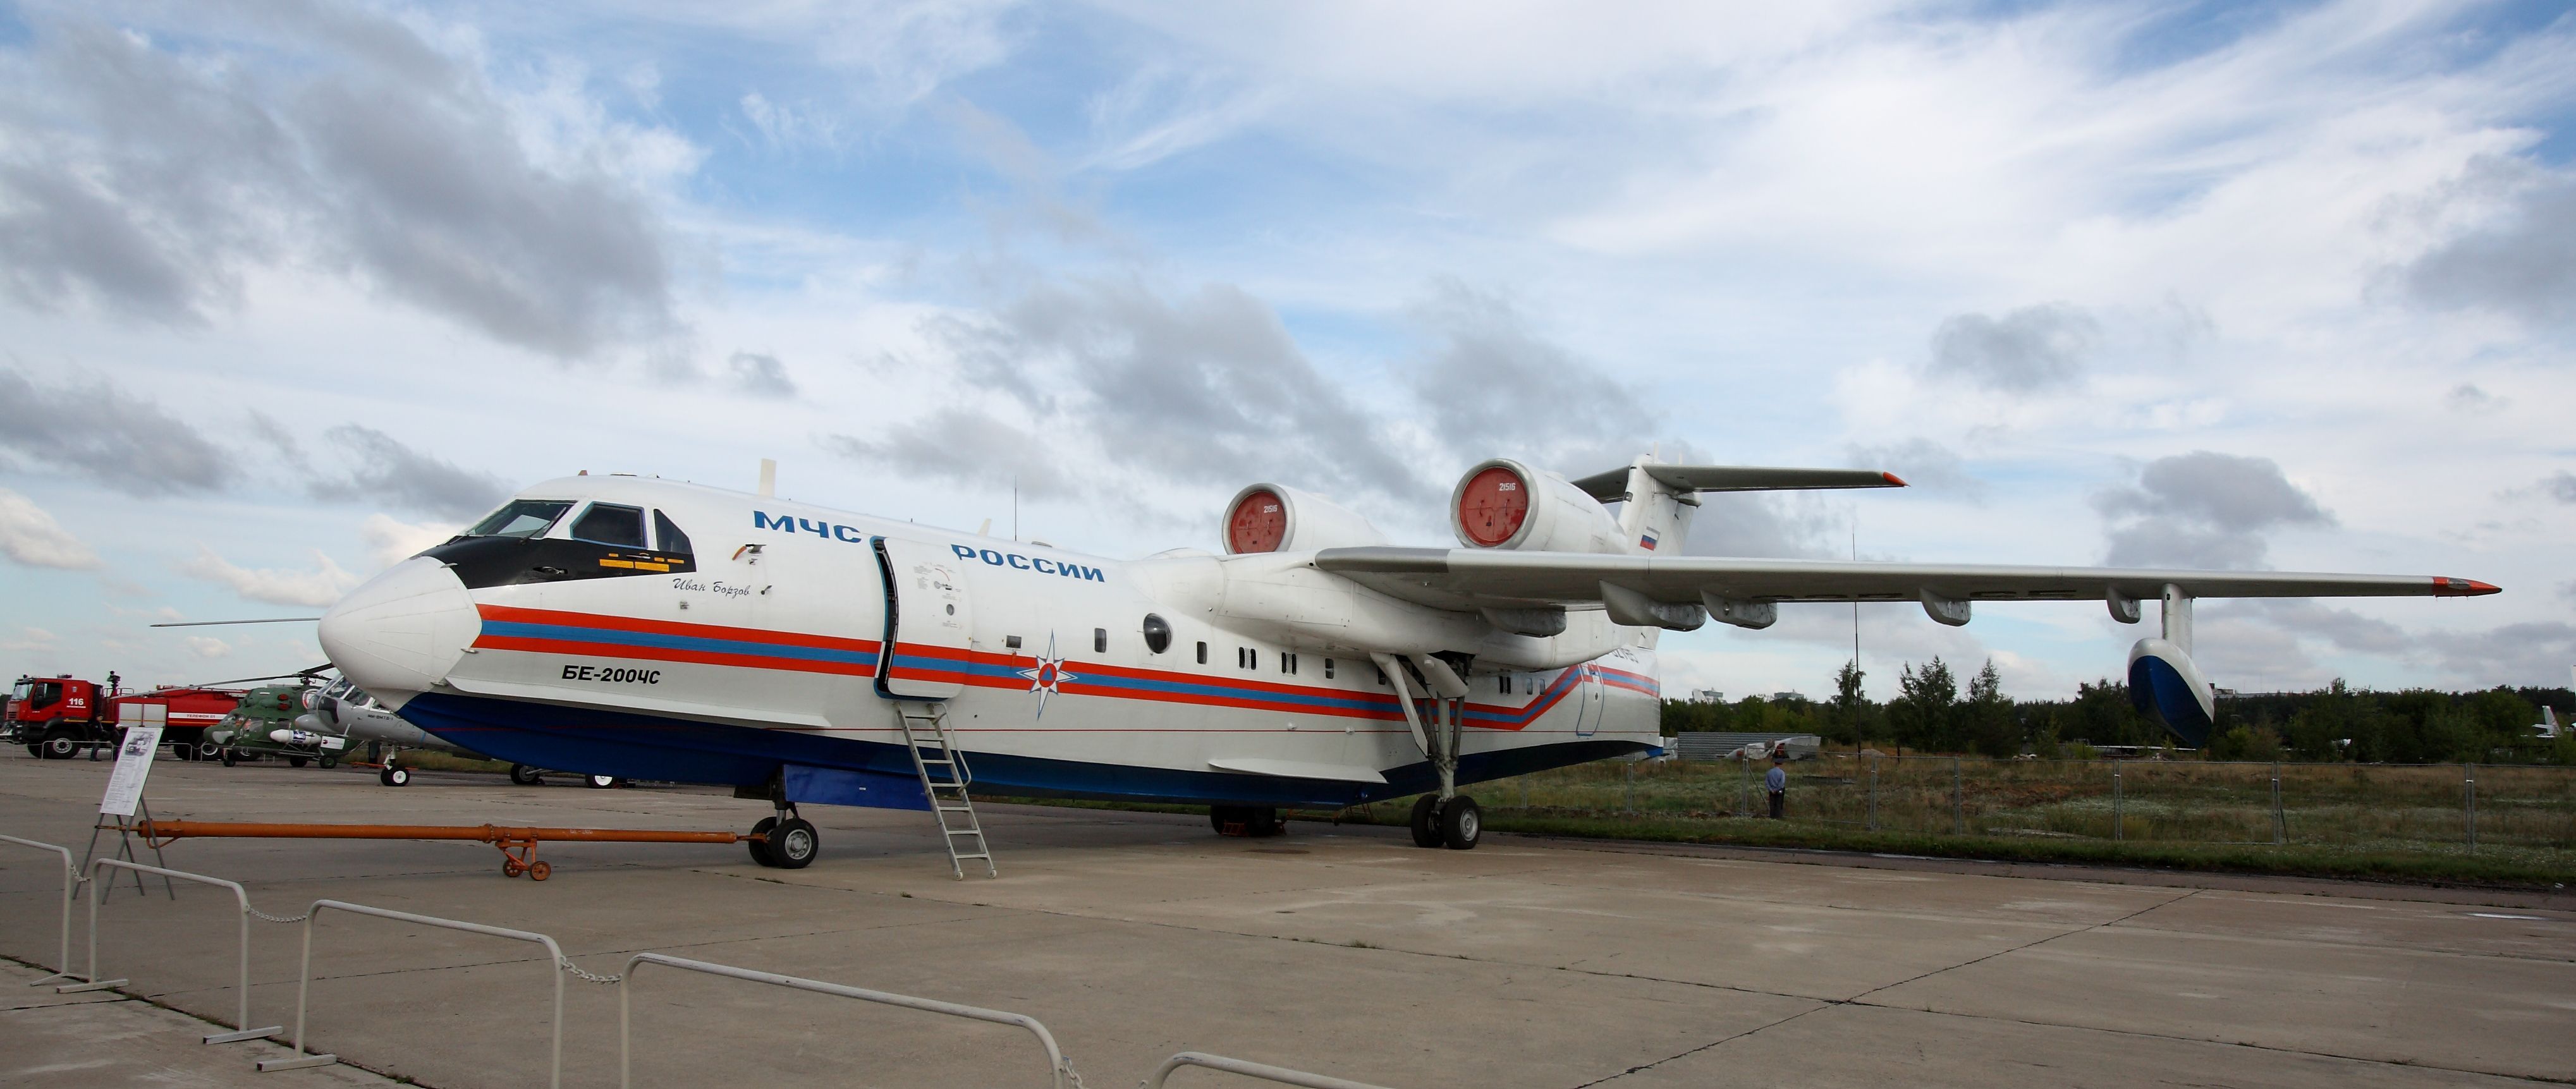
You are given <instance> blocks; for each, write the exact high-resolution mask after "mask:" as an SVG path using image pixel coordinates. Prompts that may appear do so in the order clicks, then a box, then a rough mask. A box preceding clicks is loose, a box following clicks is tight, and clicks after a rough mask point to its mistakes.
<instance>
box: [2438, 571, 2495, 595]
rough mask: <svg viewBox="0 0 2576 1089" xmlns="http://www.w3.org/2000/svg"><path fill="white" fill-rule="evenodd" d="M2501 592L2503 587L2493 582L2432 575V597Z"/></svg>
mask: <svg viewBox="0 0 2576 1089" xmlns="http://www.w3.org/2000/svg"><path fill="white" fill-rule="evenodd" d="M2503 592H2504V587H2502V586H2498V585H2495V584H2494V583H2489V582H2479V581H2478V580H2476V579H2455V578H2445V577H2443V576H2440V575H2435V576H2433V596H2434V597H2485V596H2487V595H2488V594H2500V593H2503Z"/></svg>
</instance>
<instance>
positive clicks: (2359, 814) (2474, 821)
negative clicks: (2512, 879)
mask: <svg viewBox="0 0 2576 1089" xmlns="http://www.w3.org/2000/svg"><path fill="white" fill-rule="evenodd" d="M1787 767H1788V774H1789V789H1788V797H1787V802H1788V805H1787V819H1788V820H1789V821H1790V822H1793V823H1807V824H1824V825H1835V826H1846V827H1850V828H1854V829H1866V830H1870V831H1879V832H1904V833H1916V834H1929V835H1962V836H1982V837H2040V838H2060V839H2089V840H2116V841H2122V842H2138V843H2199V844H2311V845H2325V846H2334V847H2340V848H2353V849H2373V850H2437V849H2438V850H2460V849H2476V848H2480V847H2489V848H2519V849H2531V850H2537V851H2544V852H2576V768H2567V767H2535V766H2524V765H2489V764H2428V765H2390V764H2296V763H2278V764H2274V763H2230V762H2224V761H2202V760H2152V759H2143V760H2142V759H2120V760H1996V759H1989V758H1985V757H1975V756H1966V757H1954V756H1913V755H1908V756H1894V755H1880V754H1874V753H1864V754H1861V755H1858V756H1855V755H1853V754H1851V753H1847V752H1846V753H1827V754H1824V755H1822V756H1819V757H1818V758H1816V759H1812V760H1797V761H1791V762H1790V763H1789V764H1788V765H1787ZM1769 770H1770V764H1769V763H1768V762H1767V761H1741V760H1716V761H1684V760H1664V761H1646V762H1633V763H1632V762H1618V761H1611V762H1603V763H1594V764H1584V765H1578V766H1576V767H1570V768H1558V769H1554V770H1551V771H1544V772H1537V773H1534V774H1530V775H1523V776H1518V777H1514V778H1510V779H1502V780H1496V781H1491V782H1486V783H1479V784H1477V785H1475V786H1473V787H1470V788H1468V793H1471V794H1473V795H1475V797H1476V799H1477V801H1478V802H1479V803H1480V804H1482V805H1483V806H1484V807H1485V809H1486V811H1487V812H1488V813H1489V814H1491V815H1493V816H1496V817H1504V816H1514V815H1522V816H1533V817H1546V816H1566V817H1632V818H1638V819H1655V820H1666V821H1671V820H1680V821H1701V820H1705V821H1728V820H1743V819H1753V818H1760V817H1764V816H1767V814H1768V812H1769V808H1768V807H1769V799H1768V797H1767V796H1766V794H1765V793H1764V791H1763V785H1762V784H1763V776H1764V774H1765V773H1767V772H1768V771H1769ZM2571 857H2576V856H2571Z"/></svg>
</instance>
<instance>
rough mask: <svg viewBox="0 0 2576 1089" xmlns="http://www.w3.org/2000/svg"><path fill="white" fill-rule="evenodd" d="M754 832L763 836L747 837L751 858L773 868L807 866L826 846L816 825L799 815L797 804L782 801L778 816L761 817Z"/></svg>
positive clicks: (745, 843) (754, 826)
mask: <svg viewBox="0 0 2576 1089" xmlns="http://www.w3.org/2000/svg"><path fill="white" fill-rule="evenodd" d="M751 834H752V835H755V836H760V837H762V838H760V839H754V840H745V841H743V845H744V846H746V847H749V848H751V860H752V861H754V862H757V863H760V864H761V865H763V866H767V867H770V868H771V869H778V870H801V869H804V868H805V867H807V866H811V865H813V864H814V856H815V855H817V854H820V853H822V849H823V841H822V839H821V838H820V837H818V836H817V835H815V833H814V826H813V825H811V824H808V823H806V821H805V818H803V817H799V816H797V815H796V807H795V806H793V805H781V806H779V807H778V815H777V816H774V817H762V818H760V823H758V824H755V825H752V826H751Z"/></svg>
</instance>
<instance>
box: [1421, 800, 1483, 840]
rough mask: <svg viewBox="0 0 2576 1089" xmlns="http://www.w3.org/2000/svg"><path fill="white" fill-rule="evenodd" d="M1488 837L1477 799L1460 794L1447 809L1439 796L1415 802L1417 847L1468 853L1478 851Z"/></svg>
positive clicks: (1448, 804) (1447, 805)
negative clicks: (1440, 848) (1477, 846)
mask: <svg viewBox="0 0 2576 1089" xmlns="http://www.w3.org/2000/svg"><path fill="white" fill-rule="evenodd" d="M1484 836H1485V811H1484V810H1483V809H1481V808H1479V807H1478V806H1477V805H1476V799H1474V798H1470V797H1468V796H1466V795H1464V794H1460V795H1457V796H1455V797H1452V798H1450V799H1449V801H1448V803H1447V804H1445V805H1444V804H1442V803H1441V801H1440V796H1439V795H1437V794H1425V795H1423V796H1422V797H1420V798H1417V799H1414V802H1413V845H1414V846H1416V847H1446V848H1449V849H1450V850H1453V851H1467V850H1473V849H1475V846H1476V843H1477V842H1478V841H1479V840H1482V839H1483V838H1484Z"/></svg>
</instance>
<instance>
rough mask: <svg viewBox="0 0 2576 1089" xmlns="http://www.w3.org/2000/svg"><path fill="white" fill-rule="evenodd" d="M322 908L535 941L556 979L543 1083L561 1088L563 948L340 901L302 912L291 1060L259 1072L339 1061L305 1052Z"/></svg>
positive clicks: (504, 931)
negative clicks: (300, 963)
mask: <svg viewBox="0 0 2576 1089" xmlns="http://www.w3.org/2000/svg"><path fill="white" fill-rule="evenodd" d="M324 908H331V909H333V910H337V911H346V912H349V913H351V914H355V915H372V916H375V917H376V918H379V919H392V920H395V921H397V922H405V923H417V924H419V925H421V926H435V927H443V928H445V929H448V930H462V931H464V932H466V933H468V934H486V935H490V936H492V937H495V938H508V939H511V940H512V941H522V942H534V943H536V944H538V945H542V946H545V947H546V954H547V955H548V956H549V957H551V958H553V959H552V960H551V961H549V962H548V963H547V964H546V974H547V975H550V976H553V977H554V980H555V1023H554V1052H553V1055H552V1057H551V1059H550V1061H549V1062H548V1064H547V1065H548V1069H549V1073H548V1076H547V1081H546V1084H547V1085H549V1086H552V1087H554V1089H562V1086H563V994H564V989H563V970H564V969H565V968H567V967H569V966H570V965H571V964H572V962H571V961H569V960H566V959H564V955H563V947H562V946H559V945H556V944H555V940H554V939H553V938H549V937H547V936H545V935H543V934H537V933H533V932H530V931H526V930H511V929H508V928H506V927H498V926H485V925H483V924H481V923H467V922H459V921H457V920H455V919H441V918H438V917H436V916H432V915H414V914H412V913H410V912H408V911H389V910H386V909H384V908H379V907H368V906H366V905H365V904H352V903H347V902H345V901H340V900H315V901H313V906H312V907H311V908H309V909H307V910H306V911H305V913H304V967H303V968H302V969H301V970H300V971H298V972H297V973H296V975H295V1057H294V1058H291V1059H267V1060H263V1061H262V1062H260V1063H259V1070H260V1072H261V1073H268V1072H271V1071H276V1070H302V1069H304V1068H306V1067H311V1066H329V1065H331V1064H332V1063H336V1062H339V1061H340V1057H339V1056H337V1055H314V1054H309V1053H307V1052H306V1051H305V1050H304V1010H305V1004H304V998H305V993H306V991H307V989H308V988H309V987H310V986H311V985H312V982H313V923H314V921H315V920H317V919H320V918H321V917H322V909H324Z"/></svg>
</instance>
